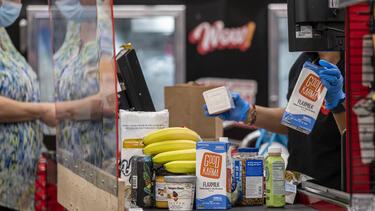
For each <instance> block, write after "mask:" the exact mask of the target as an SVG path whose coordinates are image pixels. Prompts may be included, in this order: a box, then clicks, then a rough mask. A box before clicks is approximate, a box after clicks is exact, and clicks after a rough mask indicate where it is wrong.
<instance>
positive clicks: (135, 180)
mask: <svg viewBox="0 0 375 211" xmlns="http://www.w3.org/2000/svg"><path fill="white" fill-rule="evenodd" d="M132 187H133V189H137V188H138V177H137V176H136V175H134V176H133V177H132Z"/></svg>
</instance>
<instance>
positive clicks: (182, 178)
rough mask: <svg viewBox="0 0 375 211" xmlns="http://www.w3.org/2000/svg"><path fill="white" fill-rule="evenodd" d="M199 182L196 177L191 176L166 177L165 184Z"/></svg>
mask: <svg viewBox="0 0 375 211" xmlns="http://www.w3.org/2000/svg"><path fill="white" fill-rule="evenodd" d="M196 180H197V177H196V176H189V175H181V176H165V177H164V181H165V182H189V183H195V181H196Z"/></svg>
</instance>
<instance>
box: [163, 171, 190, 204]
mask: <svg viewBox="0 0 375 211" xmlns="http://www.w3.org/2000/svg"><path fill="white" fill-rule="evenodd" d="M196 178H197V177H196V176H187V175H186V176H165V177H164V179H165V182H166V186H167V198H168V208H169V210H193V204H194V193H195V183H196Z"/></svg>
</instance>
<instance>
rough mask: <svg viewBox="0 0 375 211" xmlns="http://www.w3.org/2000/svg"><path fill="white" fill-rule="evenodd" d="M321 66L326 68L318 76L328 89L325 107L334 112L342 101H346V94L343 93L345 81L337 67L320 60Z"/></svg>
mask: <svg viewBox="0 0 375 211" xmlns="http://www.w3.org/2000/svg"><path fill="white" fill-rule="evenodd" d="M319 64H320V65H321V66H322V67H324V68H321V69H320V71H319V72H318V75H319V77H320V80H321V81H322V84H323V85H324V86H325V87H326V88H327V94H326V98H325V100H326V102H325V106H326V108H327V109H329V110H332V109H334V108H336V106H337V105H338V104H339V102H340V101H341V100H343V99H345V93H344V92H343V91H342V87H343V81H344V79H343V77H342V75H341V72H340V70H339V68H338V67H337V66H336V65H333V64H331V63H329V62H327V61H324V60H320V61H319Z"/></svg>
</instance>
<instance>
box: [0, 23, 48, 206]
mask: <svg viewBox="0 0 375 211" xmlns="http://www.w3.org/2000/svg"><path fill="white" fill-rule="evenodd" d="M38 89H39V85H38V82H37V77H36V74H35V72H34V71H33V70H32V69H31V67H30V66H29V65H28V63H27V62H26V60H25V58H23V56H22V55H21V54H20V53H19V52H18V51H17V50H16V48H15V47H14V46H13V44H12V42H11V40H10V38H9V36H8V34H7V32H6V31H5V29H4V28H0V95H1V96H3V97H7V98H10V99H12V100H16V101H22V102H38V101H39V90H38ZM0 109H1V108H0ZM41 146H42V144H41V133H40V129H39V126H38V124H37V121H24V122H17V123H0V206H4V207H9V208H12V209H16V210H33V209H34V189H35V179H36V169H37V162H38V158H39V155H40V150H41Z"/></svg>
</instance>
